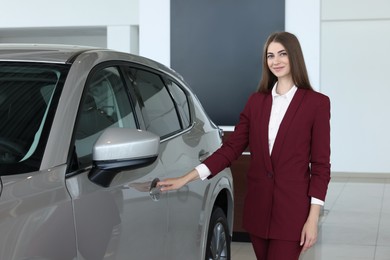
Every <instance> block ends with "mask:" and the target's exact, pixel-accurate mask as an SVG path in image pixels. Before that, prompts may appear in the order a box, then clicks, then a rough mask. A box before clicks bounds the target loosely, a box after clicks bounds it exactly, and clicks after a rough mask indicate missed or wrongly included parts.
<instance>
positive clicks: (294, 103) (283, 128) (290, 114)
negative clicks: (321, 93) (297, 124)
mask: <svg viewBox="0 0 390 260" xmlns="http://www.w3.org/2000/svg"><path fill="white" fill-rule="evenodd" d="M305 93H306V91H305V90H303V89H299V88H298V89H297V92H296V93H295V95H294V97H293V99H292V100H291V103H290V105H289V107H288V108H287V111H286V114H285V115H284V118H283V120H282V122H281V123H280V126H279V130H278V133H277V135H276V139H275V143H274V146H273V148H272V153H271V158H272V162H273V163H277V161H278V159H279V155H280V152H281V149H282V147H283V142H284V138H285V137H286V134H287V132H288V128H289V127H290V125H291V123H292V121H293V119H294V116H295V114H296V112H297V111H298V108H299V106H300V104H301V102H302V100H303V97H304V96H305Z"/></svg>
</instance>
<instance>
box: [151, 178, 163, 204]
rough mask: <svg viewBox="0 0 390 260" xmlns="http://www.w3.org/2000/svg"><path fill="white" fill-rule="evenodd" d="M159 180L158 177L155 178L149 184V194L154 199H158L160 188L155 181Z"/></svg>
mask: <svg viewBox="0 0 390 260" xmlns="http://www.w3.org/2000/svg"><path fill="white" fill-rule="evenodd" d="M159 181H160V179H159V178H155V179H154V180H153V181H152V183H151V184H150V190H149V195H150V197H151V198H152V200H154V201H158V200H160V196H161V188H160V187H159V186H157V183H158V182H159Z"/></svg>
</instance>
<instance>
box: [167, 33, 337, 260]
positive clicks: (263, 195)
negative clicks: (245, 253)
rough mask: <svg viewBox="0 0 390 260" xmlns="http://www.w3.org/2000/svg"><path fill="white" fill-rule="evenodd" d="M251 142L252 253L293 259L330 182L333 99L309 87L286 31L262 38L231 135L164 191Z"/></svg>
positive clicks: (217, 166)
mask: <svg viewBox="0 0 390 260" xmlns="http://www.w3.org/2000/svg"><path fill="white" fill-rule="evenodd" d="M248 146H249V148H250V152H251V163H250V167H249V171H248V173H247V185H248V188H247V196H246V199H245V207H244V221H243V223H244V228H245V229H246V230H247V231H248V233H249V234H250V237H251V240H252V244H253V248H254V251H255V253H256V256H257V259H264V260H296V259H298V258H299V255H300V253H301V252H302V251H306V250H307V249H309V248H310V247H311V246H313V245H314V244H315V242H316V240H317V230H318V220H319V215H320V209H321V206H322V205H323V204H324V200H325V195H326V191H327V188H328V183H329V181H330V101H329V98H328V97H327V96H325V95H323V94H320V93H318V92H315V91H314V90H313V89H312V87H311V85H310V82H309V79H308V75H307V70H306V66H305V62H304V58H303V54H302V50H301V47H300V44H299V41H298V39H297V38H296V37H295V36H294V35H293V34H291V33H288V32H279V33H274V34H272V35H270V36H269V38H268V40H267V41H266V43H265V46H264V53H263V72H262V79H261V81H260V86H259V89H258V91H257V92H256V93H254V94H252V95H251V97H250V98H249V100H248V102H247V104H246V106H245V108H244V110H243V111H242V112H241V114H240V120H239V123H238V124H237V125H236V127H235V130H234V132H233V133H232V134H231V135H230V137H229V139H228V140H227V141H226V142H225V143H224V144H223V145H222V147H221V148H220V149H218V150H217V151H216V152H215V153H213V154H212V155H211V156H210V157H209V158H207V159H206V160H205V161H204V162H203V164H201V165H199V166H197V167H196V168H195V169H194V170H192V171H191V172H189V173H187V174H185V175H183V176H181V177H178V178H174V179H167V180H164V181H161V182H160V183H159V185H160V186H161V190H162V191H168V190H174V189H179V188H180V187H182V186H183V185H186V184H187V183H188V182H190V181H193V180H196V179H199V178H201V179H205V178H206V177H207V176H208V175H210V174H211V175H215V174H217V173H218V172H220V171H221V170H222V169H224V168H225V167H228V166H229V165H230V164H231V163H232V162H233V161H234V160H236V159H237V158H238V157H239V156H240V155H241V154H242V152H243V151H244V150H245V149H246V147H248Z"/></svg>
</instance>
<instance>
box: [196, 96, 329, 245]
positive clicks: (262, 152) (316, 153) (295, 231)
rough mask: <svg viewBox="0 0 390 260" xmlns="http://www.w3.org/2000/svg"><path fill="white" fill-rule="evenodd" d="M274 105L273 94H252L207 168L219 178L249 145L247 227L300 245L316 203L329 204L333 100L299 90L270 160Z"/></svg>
mask: <svg viewBox="0 0 390 260" xmlns="http://www.w3.org/2000/svg"><path fill="white" fill-rule="evenodd" d="M271 106H272V95H271V93H269V94H264V93H254V94H252V95H251V97H250V98H249V100H248V102H247V104H246V106H245V108H244V110H243V111H242V112H241V114H240V120H239V123H238V124H237V125H236V127H235V130H234V132H233V133H232V134H231V135H230V136H229V138H228V140H226V141H225V142H224V144H223V145H222V147H221V148H220V149H218V150H217V151H216V152H215V153H213V154H212V155H211V156H210V157H209V158H207V159H206V160H205V161H204V164H206V166H207V167H208V168H209V169H210V171H211V173H212V175H215V174H217V173H218V172H220V171H221V170H222V169H224V168H226V167H228V166H230V164H231V163H232V162H233V161H234V160H236V159H237V158H238V157H239V156H240V155H241V154H242V152H243V151H244V150H245V149H246V148H247V147H248V145H249V149H250V153H251V162H250V167H249V170H248V172H247V195H246V199H245V206H244V219H243V223H244V224H243V225H244V228H245V229H246V230H247V231H248V232H249V233H251V234H253V235H255V236H258V237H262V238H270V239H282V240H291V241H299V240H300V236H301V231H302V228H303V225H304V223H305V222H306V219H307V217H308V213H309V209H310V198H311V197H315V198H317V199H320V200H325V195H326V192H327V188H328V183H329V181H330V100H329V98H328V97H327V96H325V95H323V94H321V93H318V92H315V91H312V90H304V89H298V90H297V92H296V93H295V95H294V97H293V99H292V100H291V103H290V106H289V107H288V109H287V111H286V114H285V116H284V118H283V120H282V122H281V124H280V127H279V131H278V133H277V136H276V139H275V143H274V146H273V149H272V154H271V155H270V153H269V146H268V123H269V118H270V113H271Z"/></svg>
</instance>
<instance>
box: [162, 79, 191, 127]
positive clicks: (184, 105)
mask: <svg viewBox="0 0 390 260" xmlns="http://www.w3.org/2000/svg"><path fill="white" fill-rule="evenodd" d="M167 86H168V89H169V91H170V92H171V94H172V97H173V99H174V101H175V103H176V104H177V109H178V111H179V114H180V118H181V121H182V125H183V128H187V127H189V126H190V124H191V117H190V109H189V105H188V97H187V95H186V93H185V92H184V91H183V90H182V89H181V88H180V87H179V85H177V84H176V83H175V82H173V81H169V80H168V82H167Z"/></svg>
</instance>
